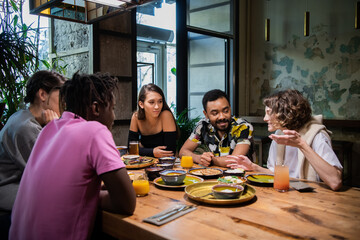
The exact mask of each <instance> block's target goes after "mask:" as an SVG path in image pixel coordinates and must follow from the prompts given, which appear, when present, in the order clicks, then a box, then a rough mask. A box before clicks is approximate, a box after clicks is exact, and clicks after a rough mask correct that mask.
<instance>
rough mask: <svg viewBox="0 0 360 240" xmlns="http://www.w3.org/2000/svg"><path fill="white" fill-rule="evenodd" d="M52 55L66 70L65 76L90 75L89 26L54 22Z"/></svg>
mask: <svg viewBox="0 0 360 240" xmlns="http://www.w3.org/2000/svg"><path fill="white" fill-rule="evenodd" d="M53 26H54V27H53V30H52V31H53V41H52V48H53V49H52V53H56V55H55V56H54V57H56V58H57V59H58V61H57V64H58V65H59V66H62V67H64V68H65V69H66V76H67V77H71V76H72V75H73V74H74V73H75V72H77V71H79V72H80V73H90V72H91V70H90V57H89V56H90V54H91V52H92V49H89V44H90V31H91V26H90V25H87V24H81V23H74V22H69V21H62V20H57V19H55V20H54V24H53Z"/></svg>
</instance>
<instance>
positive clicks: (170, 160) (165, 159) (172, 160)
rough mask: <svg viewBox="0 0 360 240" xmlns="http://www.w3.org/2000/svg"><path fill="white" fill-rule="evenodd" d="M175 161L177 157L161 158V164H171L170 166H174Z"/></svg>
mask: <svg viewBox="0 0 360 240" xmlns="http://www.w3.org/2000/svg"><path fill="white" fill-rule="evenodd" d="M175 160H176V157H162V158H159V163H160V164H163V163H170V164H172V165H174V163H175Z"/></svg>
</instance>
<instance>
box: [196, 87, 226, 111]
mask: <svg viewBox="0 0 360 240" xmlns="http://www.w3.org/2000/svg"><path fill="white" fill-rule="evenodd" d="M219 98H226V100H227V101H228V103H229V104H230V100H229V97H228V96H227V95H226V93H225V92H224V91H221V90H220V89H213V90H210V91H208V92H207V93H205V95H204V97H203V99H202V105H203V108H204V111H205V112H206V107H207V103H208V102H213V101H215V100H218V99H219Z"/></svg>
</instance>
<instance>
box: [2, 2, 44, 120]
mask: <svg viewBox="0 0 360 240" xmlns="http://www.w3.org/2000/svg"><path fill="white" fill-rule="evenodd" d="M22 4H23V3H22V1H18V2H16V1H13V0H4V1H3V3H2V7H3V9H1V11H2V12H3V13H2V14H1V22H0V56H1V58H0V69H1V71H0V99H1V102H5V103H6V109H5V112H4V114H3V116H2V118H1V122H2V123H4V124H5V123H6V121H7V119H8V118H9V117H10V116H11V115H12V114H13V113H14V112H16V111H17V110H19V109H20V108H22V107H23V106H24V104H23V98H24V89H25V86H26V81H27V79H28V78H29V75H30V74H31V73H33V72H34V71H36V70H37V69H38V61H37V59H38V57H37V54H36V53H37V45H36V38H37V31H36V29H33V28H32V27H31V25H30V26H28V25H26V24H25V23H24V22H23V17H22Z"/></svg>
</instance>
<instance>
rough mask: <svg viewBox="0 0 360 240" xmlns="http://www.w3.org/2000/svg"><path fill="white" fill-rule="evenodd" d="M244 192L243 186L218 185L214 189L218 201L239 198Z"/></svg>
mask: <svg viewBox="0 0 360 240" xmlns="http://www.w3.org/2000/svg"><path fill="white" fill-rule="evenodd" d="M243 191H244V187H243V186H241V185H229V184H218V185H215V186H213V187H212V192H213V196H214V197H215V198H218V199H233V198H239V197H240V195H241V194H242V193H243Z"/></svg>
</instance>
